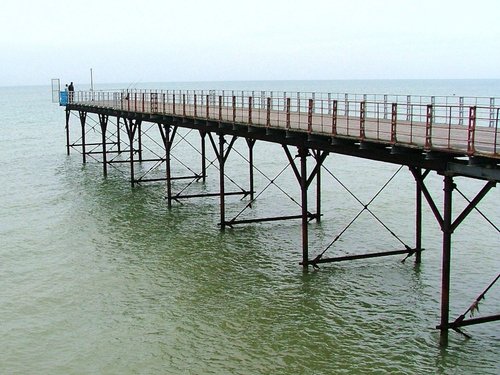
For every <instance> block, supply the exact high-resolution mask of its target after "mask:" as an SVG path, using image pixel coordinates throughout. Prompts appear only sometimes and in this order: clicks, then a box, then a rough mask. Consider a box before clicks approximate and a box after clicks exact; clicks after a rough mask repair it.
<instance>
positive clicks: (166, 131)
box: [158, 124, 177, 209]
mask: <svg viewBox="0 0 500 375" xmlns="http://www.w3.org/2000/svg"><path fill="white" fill-rule="evenodd" d="M158 129H159V130H160V134H161V138H162V140H163V145H164V147H165V163H166V178H167V205H168V208H169V209H170V208H172V168H171V158H170V151H171V150H172V143H173V142H174V137H175V134H176V133H177V126H174V129H173V131H172V134H170V131H171V126H170V125H167V124H158Z"/></svg>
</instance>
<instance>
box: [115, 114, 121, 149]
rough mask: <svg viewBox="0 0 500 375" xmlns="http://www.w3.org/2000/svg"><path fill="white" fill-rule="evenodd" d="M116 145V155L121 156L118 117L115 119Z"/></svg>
mask: <svg viewBox="0 0 500 375" xmlns="http://www.w3.org/2000/svg"><path fill="white" fill-rule="evenodd" d="M116 143H117V144H118V154H121V153H122V145H121V142H120V116H117V117H116Z"/></svg>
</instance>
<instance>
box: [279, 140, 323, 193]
mask: <svg viewBox="0 0 500 375" xmlns="http://www.w3.org/2000/svg"><path fill="white" fill-rule="evenodd" d="M283 149H284V150H285V154H286V157H287V158H288V161H289V162H290V165H291V166H292V169H293V173H294V174H295V177H296V178H297V181H298V182H299V184H301V185H302V178H301V176H300V172H299V169H298V168H297V165H296V164H295V160H294V158H293V156H292V154H291V153H290V150H289V149H288V146H287V145H283ZM300 152H306V153H307V152H308V151H307V149H299V153H300ZM328 154H329V153H328V151H323V152H322V153H321V152H320V153H318V156H317V157H316V165H315V166H314V169H313V170H312V171H311V174H310V175H309V177H308V178H307V179H306V186H305V188H306V189H307V188H309V185H311V182H313V180H314V178H315V177H316V175H317V174H318V172H319V171H320V169H321V166H322V165H323V162H324V161H325V159H326V157H327V156H328Z"/></svg>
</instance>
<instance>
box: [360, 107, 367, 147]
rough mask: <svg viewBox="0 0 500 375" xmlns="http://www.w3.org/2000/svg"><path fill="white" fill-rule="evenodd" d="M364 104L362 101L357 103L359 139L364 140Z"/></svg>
mask: <svg viewBox="0 0 500 375" xmlns="http://www.w3.org/2000/svg"><path fill="white" fill-rule="evenodd" d="M365 107H366V102H365V101H364V100H363V101H362V102H360V103H359V138H361V140H364V139H365V117H366V113H365V110H366V108H365Z"/></svg>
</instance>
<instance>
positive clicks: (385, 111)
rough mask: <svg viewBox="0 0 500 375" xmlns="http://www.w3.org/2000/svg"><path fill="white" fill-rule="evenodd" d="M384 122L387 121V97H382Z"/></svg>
mask: <svg viewBox="0 0 500 375" xmlns="http://www.w3.org/2000/svg"><path fill="white" fill-rule="evenodd" d="M384 120H387V95H384Z"/></svg>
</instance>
